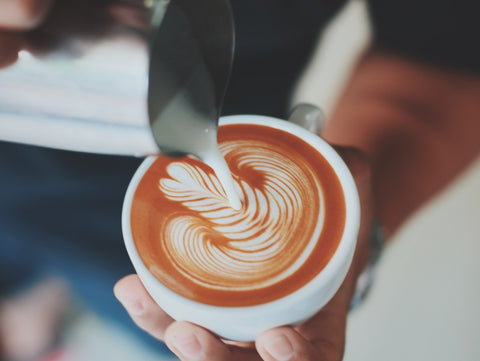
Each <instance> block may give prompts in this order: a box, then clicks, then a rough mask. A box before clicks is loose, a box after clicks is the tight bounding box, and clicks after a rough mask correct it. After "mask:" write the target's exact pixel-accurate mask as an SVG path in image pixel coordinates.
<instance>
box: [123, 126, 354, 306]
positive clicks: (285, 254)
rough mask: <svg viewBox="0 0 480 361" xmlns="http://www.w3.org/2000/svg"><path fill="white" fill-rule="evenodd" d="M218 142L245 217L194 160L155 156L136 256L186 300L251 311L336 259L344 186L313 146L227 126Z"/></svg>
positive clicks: (139, 197) (140, 202)
mask: <svg viewBox="0 0 480 361" xmlns="http://www.w3.org/2000/svg"><path fill="white" fill-rule="evenodd" d="M218 139H219V146H220V150H221V152H222V154H223V156H224V157H225V160H226V162H227V164H228V166H229V168H230V170H231V172H232V176H233V179H234V182H235V186H236V189H237V191H238V193H239V195H241V198H242V199H243V206H242V207H241V209H239V210H235V209H233V208H231V207H230V204H229V202H228V200H227V197H226V195H225V193H224V190H223V188H222V186H221V185H220V182H219V180H218V179H217V178H216V176H215V175H214V172H213V170H212V169H211V168H210V167H208V166H207V165H205V164H204V163H202V162H201V161H199V160H198V159H195V158H193V157H183V158H179V159H178V158H177V159H172V158H168V157H164V156H159V157H158V158H157V159H155V161H154V162H153V163H152V165H151V166H150V167H149V168H148V170H147V171H146V172H145V174H144V175H143V177H142V179H141V180H140V181H139V183H138V186H137V188H136V191H135V194H134V197H133V201H132V206H131V213H130V221H131V231H132V237H133V239H134V242H135V247H136V249H137V251H138V254H139V255H140V257H141V259H142V261H143V263H144V265H145V266H146V267H147V269H148V270H149V271H150V273H152V274H153V275H154V276H155V277H156V278H157V279H158V280H159V281H160V282H161V283H162V284H164V285H165V286H166V287H168V288H169V289H171V290H172V291H174V292H176V293H178V294H180V295H182V296H184V297H186V298H190V299H192V300H195V301H198V302H202V303H206V304H211V305H219V306H246V305H258V304H262V303H266V302H269V301H272V300H276V299H278V298H281V297H284V296H286V295H288V294H290V293H292V292H294V291H295V290H297V289H298V288H300V287H302V286H303V285H305V284H307V283H308V282H309V281H310V280H312V279H313V278H314V277H315V276H316V275H317V274H318V273H319V272H320V271H321V270H322V269H323V268H324V267H325V266H326V265H327V263H328V262H329V260H330V258H331V257H332V255H333V254H334V253H335V250H336V249H337V246H338V244H339V242H340V239H341V237H342V234H343V229H344V225H345V198H344V195H343V191H342V187H341V185H340V182H339V180H338V177H337V175H336V174H335V172H334V171H333V168H332V167H331V166H330V164H329V163H328V162H327V161H326V160H325V158H324V157H323V156H322V155H321V154H320V153H318V151H316V150H315V149H314V148H313V147H312V146H311V145H309V144H308V143H306V142H304V141H303V140H302V139H300V138H297V137H296V136H294V135H291V134H289V133H287V132H284V131H282V130H277V129H274V128H270V127H266V126H261V125H252V124H248V125H247V124H231V125H227V126H221V127H220V129H219V134H218Z"/></svg>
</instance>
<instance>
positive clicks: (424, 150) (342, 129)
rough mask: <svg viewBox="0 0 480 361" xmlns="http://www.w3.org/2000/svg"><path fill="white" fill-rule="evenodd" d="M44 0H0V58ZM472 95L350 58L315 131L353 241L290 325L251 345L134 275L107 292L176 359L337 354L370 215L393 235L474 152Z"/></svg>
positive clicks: (373, 60)
mask: <svg viewBox="0 0 480 361" xmlns="http://www.w3.org/2000/svg"><path fill="white" fill-rule="evenodd" d="M50 5H51V1H50V0H37V1H35V0H0V24H2V25H1V26H2V28H3V30H2V31H1V32H0V49H2V51H1V55H0V66H5V65H8V64H11V63H12V62H14V61H15V60H16V57H17V53H18V50H19V49H20V48H21V46H22V33H21V31H22V30H28V29H31V28H33V27H35V26H36V25H37V24H39V23H40V22H41V20H42V19H43V17H44V16H45V14H46V13H47V11H48V9H49V7H50ZM120 12H121V11H120ZM6 14H9V15H8V16H7V15H6ZM478 99H480V80H479V79H478V78H474V77H472V76H470V75H467V74H457V73H453V72H451V71H448V70H444V69H434V68H431V67H428V66H425V65H421V64H418V63H416V62H413V61H411V60H408V59H404V58H401V57H398V56H395V55H392V54H388V53H385V52H382V51H378V50H371V51H370V52H368V53H367V54H365V56H364V57H363V58H362V59H361V60H360V62H359V63H358V65H357V67H356V69H355V71H354V72H353V75H352V77H351V79H350V82H349V84H348V85H347V87H346V89H345V92H344V94H343V96H342V97H341V98H340V100H339V103H338V106H337V109H336V111H335V112H334V113H333V115H332V117H331V119H330V121H329V122H328V123H327V125H326V127H325V129H324V131H323V133H322V136H323V137H324V138H325V139H327V140H328V141H330V142H331V143H332V144H340V145H342V146H343V147H338V148H337V149H338V151H339V153H340V154H341V156H342V157H343V158H344V159H345V162H346V163H347V165H348V166H349V167H350V169H351V171H352V173H353V176H354V178H355V180H356V183H357V186H358V189H359V193H360V201H361V206H362V225H361V229H360V235H359V239H358V246H357V250H356V253H355V256H354V260H353V264H352V267H351V269H350V272H349V274H348V275H347V277H346V279H345V282H344V284H343V285H342V287H341V288H340V290H339V291H338V292H337V294H336V295H335V297H334V298H333V299H332V300H331V301H330V302H329V303H328V304H327V305H326V306H325V307H324V308H323V309H322V310H321V311H320V312H319V313H318V314H316V315H315V316H314V317H312V318H311V319H310V320H308V321H306V322H305V323H304V324H302V325H300V326H299V327H296V328H291V327H279V328H275V329H272V330H268V331H266V332H264V333H263V334H261V335H260V336H259V337H258V338H257V340H256V341H255V343H254V344H253V343H252V344H232V343H230V342H225V341H223V340H220V339H219V338H217V337H216V336H214V335H213V334H211V333H210V332H208V331H206V330H204V329H202V328H200V327H198V326H195V325H193V324H190V323H187V322H175V321H174V320H172V319H171V318H170V317H169V316H168V315H166V314H165V313H164V312H163V310H161V309H160V308H159V307H158V306H157V305H156V304H155V302H154V301H153V300H152V299H151V297H150V296H149V295H148V293H147V292H146V290H145V289H144V287H143V286H142V284H141V282H140V281H139V279H138V277H137V276H136V275H129V276H127V277H125V278H123V279H122V280H120V281H119V282H118V283H117V284H116V285H115V288H114V292H115V295H116V296H117V298H118V299H119V301H120V302H121V303H122V304H123V305H124V306H125V308H126V310H127V312H128V313H129V314H130V316H131V317H132V319H133V320H134V321H135V322H136V323H137V325H138V326H139V327H140V328H142V329H143V330H145V331H146V332H148V333H150V334H152V335H153V336H154V337H156V338H158V339H159V340H162V341H165V342H166V344H167V345H168V347H170V348H171V349H172V351H173V352H175V353H176V354H177V355H178V356H179V358H180V359H181V360H209V361H222V360H228V361H236V360H242V361H249V360H265V361H274V360H278V361H286V360H302V361H310V360H311V361H313V360H326V361H340V360H341V359H342V357H343V350H344V345H345V326H346V318H347V312H348V308H349V303H350V299H351V297H352V294H353V290H354V285H355V281H356V279H357V277H358V275H359V273H360V272H361V270H362V269H363V267H364V266H365V264H366V262H367V260H368V257H369V252H370V249H369V243H368V234H369V226H370V224H371V220H372V218H373V214H374V213H375V214H376V216H377V217H378V218H379V219H380V220H381V222H382V224H383V225H384V226H385V227H386V229H387V230H388V232H389V233H390V234H393V233H394V232H395V231H396V230H397V229H398V228H399V227H400V226H401V225H402V224H403V223H404V222H405V221H406V220H407V219H408V217H410V216H411V215H412V214H414V212H415V211H416V210H417V209H418V208H419V207H421V206H422V204H424V203H425V202H426V201H428V200H429V199H430V198H432V197H433V196H434V195H436V194H438V192H439V191H441V190H442V189H443V188H444V187H445V186H446V185H447V184H448V183H449V182H450V181H451V180H452V179H453V178H454V177H455V176H456V175H458V174H459V173H460V172H461V171H462V170H463V169H464V168H465V167H467V166H468V165H469V164H470V163H471V162H472V161H473V160H474V159H475V158H476V157H478V154H479V153H480V139H479V138H480V122H479V121H478V119H480V105H479V102H478ZM352 147H355V148H356V149H353V148H352Z"/></svg>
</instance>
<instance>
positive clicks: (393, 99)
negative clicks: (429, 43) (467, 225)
mask: <svg viewBox="0 0 480 361" xmlns="http://www.w3.org/2000/svg"><path fill="white" fill-rule="evenodd" d="M323 136H324V137H325V138H326V139H327V140H329V141H331V142H332V143H336V144H345V145H349V146H354V147H357V148H359V149H361V150H363V151H364V152H365V153H366V154H367V156H368V157H369V159H370V161H371V166H372V183H373V193H374V204H375V209H376V212H377V215H378V216H379V217H380V219H381V221H382V223H383V225H384V226H385V227H386V229H387V230H388V232H389V233H393V232H395V231H396V230H397V229H398V228H399V227H400V226H401V225H402V224H403V222H404V221H405V220H407V219H408V217H410V216H411V215H412V214H413V213H414V212H415V211H416V210H417V209H418V208H419V207H421V206H422V205H423V204H424V203H425V202H426V201H428V200H429V199H430V198H431V197H433V196H434V195H436V194H437V193H438V192H439V191H440V190H442V188H444V187H445V186H446V185H447V184H448V183H449V182H450V181H451V180H452V179H453V178H454V177H455V176H457V175H458V174H459V173H460V172H461V171H462V170H463V169H465V168H466V167H467V166H468V165H469V164H470V163H471V162H472V161H473V160H475V158H476V157H477V156H478V155H479V154H480V78H478V77H474V76H473V75H470V74H457V73H454V72H452V71H448V70H445V69H435V68H431V67H427V66H423V65H420V64H418V63H414V62H411V61H409V60H406V59H402V58H400V57H397V56H393V55H389V54H386V53H382V52H380V51H370V52H369V53H367V54H366V55H365V56H364V58H363V59H362V60H361V61H360V62H359V64H358V65H357V67H356V69H355V71H354V73H353V76H352V77H351V79H350V81H349V83H348V85H347V87H346V89H345V92H344V94H343V96H342V97H341V99H340V100H339V102H338V106H337V107H336V110H335V111H334V113H333V114H332V118H331V121H330V122H329V123H328V124H327V125H326V127H325V129H324V133H323Z"/></svg>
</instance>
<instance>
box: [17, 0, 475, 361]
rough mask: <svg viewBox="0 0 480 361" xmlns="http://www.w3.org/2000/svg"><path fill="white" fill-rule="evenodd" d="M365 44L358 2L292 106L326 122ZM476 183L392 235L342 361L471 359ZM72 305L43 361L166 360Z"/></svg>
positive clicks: (458, 188)
mask: <svg viewBox="0 0 480 361" xmlns="http://www.w3.org/2000/svg"><path fill="white" fill-rule="evenodd" d="M369 39H370V30H369V28H368V24H367V21H366V12H365V8H364V4H363V3H362V2H361V1H355V0H353V1H350V3H349V5H348V6H347V7H345V9H344V10H343V11H342V14H341V15H340V16H339V17H338V18H336V19H335V21H334V22H333V23H331V24H330V26H329V28H328V31H327V33H326V34H325V35H324V36H323V39H322V40H323V41H322V42H321V46H319V47H318V49H317V51H316V54H315V55H314V57H313V58H312V61H311V65H310V67H309V68H308V69H307V70H306V72H305V73H304V75H303V76H302V78H301V80H300V82H299V85H298V90H297V92H296V94H295V96H294V100H293V103H297V102H310V103H314V104H316V105H318V106H320V107H321V108H323V109H324V111H325V113H326V114H327V116H328V114H329V112H330V111H331V110H332V108H333V105H334V104H335V101H336V99H337V96H338V94H339V92H340V91H341V90H342V87H343V84H344V82H345V80H346V79H347V78H348V75H349V72H350V69H351V67H352V65H353V64H354V62H355V60H356V58H357V57H358V55H359V54H360V53H361V51H362V50H363V49H364V48H365V47H366V46H367V45H368V43H369ZM479 185H480V162H476V164H473V166H472V167H471V168H470V169H469V170H468V171H466V172H465V173H464V174H463V175H462V177H460V179H458V180H457V181H456V182H455V183H454V184H453V185H451V186H450V187H449V188H448V189H447V190H446V191H445V192H444V193H443V194H442V195H441V196H440V197H438V198H437V199H435V200H434V201H432V202H430V203H429V204H428V205H427V206H425V207H424V208H423V209H422V210H420V211H419V212H418V215H417V216H416V217H415V219H413V220H411V221H410V222H408V223H407V225H406V226H405V227H403V229H402V231H401V232H400V233H398V234H397V235H395V238H394V239H393V240H392V242H391V244H390V246H389V247H388V248H387V249H386V250H385V251H384V254H383V256H382V258H381V260H380V263H379V266H378V268H377V274H376V281H375V283H374V286H373V288H372V290H371V293H370V294H369V296H368V297H367V299H366V300H365V302H364V303H363V304H362V305H360V307H359V308H357V309H356V310H354V311H353V312H352V313H351V314H350V317H349V318H350V319H349V324H348V330H347V345H346V355H345V360H346V361H367V360H369V361H377V360H378V361H383V360H389V361H395V360H409V361H417V360H418V361H425V360H436V361H442V360H449V361H450V360H452V359H456V360H463V361H473V360H478V357H479V356H478V355H480V309H479V305H480V283H479V282H478V279H476V275H478V274H480V262H479V260H478V255H479V254H480V223H479V220H480V188H479ZM112 287H113V285H112ZM60 296H61V295H60ZM72 304H73V305H72ZM72 304H70V305H69V306H68V309H67V310H66V314H67V317H66V320H65V322H64V327H63V330H64V331H63V333H62V335H61V342H60V347H59V349H58V350H56V351H54V352H52V353H50V354H48V355H47V356H46V357H45V358H44V359H43V360H44V361H47V360H69V361H74V360H82V361H97V360H99V361H100V360H102V361H104V360H117V361H124V360H125V361H126V360H143V361H149V360H152V361H153V360H156V361H162V360H170V359H174V358H173V357H169V356H164V357H160V356H159V355H158V354H157V352H156V351H155V348H154V347H151V345H150V344H147V343H144V342H142V341H140V340H139V338H137V337H133V336H132V335H131V334H130V333H129V331H127V330H126V329H124V328H122V326H120V325H119V324H115V323H112V321H107V320H106V319H103V318H102V317H101V316H99V315H97V314H94V313H93V312H91V311H90V310H89V309H87V308H85V307H84V306H83V305H82V304H80V303H78V302H76V300H75V296H74V295H73V303H72ZM23 316H24V317H25V318H26V319H27V318H28V315H23Z"/></svg>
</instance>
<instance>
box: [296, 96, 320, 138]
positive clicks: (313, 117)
mask: <svg viewBox="0 0 480 361" xmlns="http://www.w3.org/2000/svg"><path fill="white" fill-rule="evenodd" d="M288 120H289V121H290V122H292V123H295V124H298V125H300V126H301V127H303V128H305V129H307V130H309V131H311V132H312V133H315V134H318V133H320V131H321V130H322V127H323V124H324V123H325V115H324V114H323V111H322V110H321V109H320V108H319V107H317V106H315V105H313V104H309V103H300V104H297V105H295V107H294V108H293V109H292V111H291V112H290V116H289V117H288Z"/></svg>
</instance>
